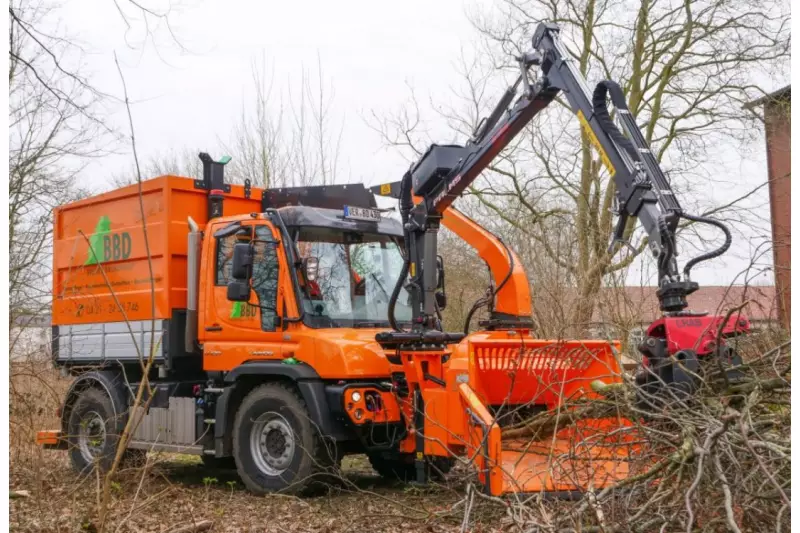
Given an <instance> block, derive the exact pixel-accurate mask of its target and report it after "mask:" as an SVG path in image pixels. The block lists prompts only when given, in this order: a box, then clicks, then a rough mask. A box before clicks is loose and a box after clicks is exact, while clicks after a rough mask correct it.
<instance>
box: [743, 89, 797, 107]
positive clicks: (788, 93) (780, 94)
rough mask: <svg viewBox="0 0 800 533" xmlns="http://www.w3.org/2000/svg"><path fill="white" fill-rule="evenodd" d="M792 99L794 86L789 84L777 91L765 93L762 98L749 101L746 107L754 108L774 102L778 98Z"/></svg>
mask: <svg viewBox="0 0 800 533" xmlns="http://www.w3.org/2000/svg"><path fill="white" fill-rule="evenodd" d="M791 99H792V86H791V85H787V86H786V87H783V88H781V89H778V90H777V91H773V92H771V93H769V94H765V95H764V96H762V97H761V98H758V99H756V100H753V101H752V102H747V103H746V104H745V105H744V108H745V109H752V108H754V107H757V106H760V105H762V104H766V103H768V102H773V101H776V100H791Z"/></svg>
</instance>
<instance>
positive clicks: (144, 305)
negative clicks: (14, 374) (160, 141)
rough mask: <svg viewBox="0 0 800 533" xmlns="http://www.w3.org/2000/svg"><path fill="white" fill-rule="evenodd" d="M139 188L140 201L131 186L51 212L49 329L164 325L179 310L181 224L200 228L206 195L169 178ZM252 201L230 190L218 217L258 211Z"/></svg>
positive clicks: (182, 300) (183, 290)
mask: <svg viewBox="0 0 800 533" xmlns="http://www.w3.org/2000/svg"><path fill="white" fill-rule="evenodd" d="M141 188H142V190H141V192H142V194H141V199H140V195H139V186H138V185H131V186H128V187H123V188H120V189H116V190H114V191H111V192H108V193H105V194H100V195H97V196H93V197H91V198H87V199H85V200H80V201H77V202H73V203H70V204H67V205H64V206H61V207H58V208H57V209H56V210H55V214H54V217H55V228H54V235H53V249H54V253H53V312H52V317H53V318H52V320H53V325H54V326H63V325H72V324H93V323H109V322H121V321H125V320H126V319H127V320H129V321H139V320H150V319H169V318H170V317H171V315H172V312H173V310H176V309H183V308H185V307H186V247H187V244H186V243H187V239H186V235H187V232H188V225H187V219H188V217H192V218H193V219H194V220H195V221H196V222H197V223H198V224H199V225H200V227H201V228H202V227H204V226H205V223H206V218H207V208H206V203H207V198H208V194H207V191H205V190H203V189H197V188H195V186H194V180H191V179H188V178H181V177H176V176H162V177H159V178H155V179H152V180H148V181H145V182H143V183H142V186H141ZM253 196H257V198H256V197H253V198H249V199H245V198H244V191H243V188H242V187H241V186H235V185H234V186H231V192H230V193H229V194H226V198H225V199H226V202H225V215H233V214H244V213H248V212H251V211H252V212H257V211H259V210H260V194H255V195H253ZM142 207H143V209H142ZM142 212H144V219H145V221H146V223H145V224H142ZM148 257H149V259H148ZM151 271H152V274H151ZM151 291H152V294H154V295H155V298H154V300H155V306H154V307H153V305H152V303H151V302H152V300H151Z"/></svg>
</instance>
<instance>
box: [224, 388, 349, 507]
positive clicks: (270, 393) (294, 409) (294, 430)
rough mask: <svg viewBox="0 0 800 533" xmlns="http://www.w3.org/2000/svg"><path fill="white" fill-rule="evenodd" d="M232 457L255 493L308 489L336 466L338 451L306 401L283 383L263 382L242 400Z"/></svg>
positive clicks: (237, 414) (302, 490) (240, 474)
mask: <svg viewBox="0 0 800 533" xmlns="http://www.w3.org/2000/svg"><path fill="white" fill-rule="evenodd" d="M233 456H234V458H235V460H236V469H237V471H238V473H239V476H240V477H241V478H242V481H243V482H244V484H245V485H246V486H247V488H248V489H250V491H251V492H254V493H256V494H267V493H270V492H278V491H280V492H288V493H294V494H296V493H300V492H304V491H306V490H307V489H309V488H311V487H313V486H318V485H319V482H321V481H322V480H323V479H325V478H326V477H328V476H329V475H330V473H331V471H332V470H334V469H335V466H336V460H335V457H336V453H335V452H334V451H333V450H331V449H329V448H328V447H327V446H326V445H325V443H324V442H323V439H322V438H321V436H320V435H319V433H318V432H317V430H316V429H315V427H314V426H313V424H312V423H311V418H310V415H309V412H308V409H307V408H306V405H305V402H304V401H303V399H302V398H301V397H300V395H299V394H298V393H297V392H296V390H294V388H291V387H289V386H286V385H283V384H280V383H270V384H266V385H261V386H259V387H257V388H255V389H253V390H252V391H251V392H250V393H249V394H248V395H247V396H246V397H245V399H244V400H243V401H242V404H241V405H240V406H239V409H238V410H237V412H236V419H235V421H234V427H233Z"/></svg>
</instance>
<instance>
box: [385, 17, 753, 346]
mask: <svg viewBox="0 0 800 533" xmlns="http://www.w3.org/2000/svg"><path fill="white" fill-rule="evenodd" d="M532 44H533V48H532V50H531V51H529V52H527V53H525V54H523V55H522V56H521V57H518V58H517V60H518V62H519V68H520V74H519V76H518V77H517V79H516V81H515V82H514V83H513V84H512V85H511V86H510V87H509V88H508V89H507V90H506V91H505V93H504V94H503V96H502V97H501V99H500V101H499V103H498V104H497V106H496V107H495V109H494V110H493V111H492V113H491V114H490V115H489V117H488V118H485V119H484V120H483V121H482V122H481V124H480V125H479V127H478V128H477V130H476V132H475V133H474V135H473V137H472V138H471V139H469V141H468V142H467V143H466V144H465V145H464V146H457V145H436V144H434V145H431V146H430V147H429V149H428V150H427V151H426V152H425V154H424V155H423V156H422V157H421V158H420V160H419V161H417V162H416V164H414V165H413V166H412V168H411V169H410V170H409V171H408V172H407V173H406V175H405V176H404V177H403V180H402V181H401V183H400V194H399V195H400V202H401V215H402V217H403V223H404V225H405V227H406V231H407V236H408V237H409V238H408V239H407V242H406V252H407V257H408V261H409V270H410V274H411V280H410V283H409V286H410V288H411V289H412V296H413V297H414V304H413V308H414V328H413V331H425V330H431V329H435V328H434V324H435V298H434V293H435V291H436V275H435V272H436V264H435V261H436V257H437V254H436V250H437V232H438V229H439V226H440V223H441V221H442V217H443V216H444V214H445V213H446V212H447V210H448V209H449V208H450V206H451V205H452V204H453V202H454V201H455V200H456V199H457V198H458V197H459V196H461V194H463V193H464V191H465V190H466V189H467V188H468V187H469V186H470V185H471V184H472V183H473V182H474V181H475V180H476V179H477V178H478V176H479V175H480V174H481V172H483V171H484V170H485V169H486V168H487V167H488V166H489V164H490V163H491V162H492V160H493V159H494V158H495V157H496V156H497V155H498V154H499V153H500V152H501V151H502V150H503V149H504V148H505V147H506V146H507V145H508V144H509V143H510V142H511V140H512V139H514V137H516V135H518V134H519V133H520V131H522V129H523V128H524V127H525V126H526V125H527V124H528V123H529V122H530V121H531V120H532V119H533V118H534V117H535V116H536V115H537V114H538V113H539V112H540V111H542V110H543V109H544V108H545V107H547V106H548V105H549V104H550V103H551V102H552V101H553V100H554V99H555V98H556V97H557V96H558V95H559V94H561V95H563V97H564V98H565V99H566V101H567V102H568V103H569V106H570V108H571V109H572V111H573V112H574V113H575V115H576V116H577V118H578V120H579V121H580V123H581V126H582V128H583V131H584V132H585V134H586V136H587V137H588V139H589V141H590V143H591V144H592V145H593V147H594V148H595V149H596V150H597V152H598V153H599V155H600V159H601V161H602V163H603V165H604V166H605V167H606V169H607V171H608V173H609V175H610V177H611V178H612V179H613V181H614V185H615V187H616V200H617V205H618V213H617V214H618V219H617V223H616V227H615V230H614V235H613V239H612V242H611V245H610V248H609V251H611V250H613V249H614V248H615V246H616V245H617V244H619V243H625V242H626V241H625V235H626V233H628V232H627V231H626V230H627V229H628V227H629V221H630V219H631V218H636V219H638V220H639V221H640V222H641V224H642V226H643V228H644V230H645V232H646V234H647V241H648V247H649V249H650V251H651V253H652V255H653V257H654V258H655V260H656V262H657V265H658V289H657V291H656V295H657V297H658V301H659V306H660V309H661V311H662V312H663V313H664V314H665V316H668V317H677V316H696V315H697V314H696V313H692V312H689V311H685V309H686V307H687V306H688V303H687V296H688V295H689V294H691V293H693V292H694V291H696V290H697V289H698V284H697V283H696V282H694V281H692V280H691V278H690V273H691V269H692V267H694V266H695V265H696V264H697V263H699V262H701V261H705V260H707V259H711V258H714V257H717V256H719V255H721V254H723V253H724V252H725V251H727V250H728V248H729V247H730V244H731V234H730V231H729V230H728V228H727V227H726V226H725V225H724V224H723V223H721V222H719V221H716V220H713V219H709V218H706V217H702V216H694V215H690V214H687V213H685V212H684V211H683V210H682V209H681V206H680V204H679V203H678V200H677V198H676V197H675V194H674V192H673V191H672V187H671V186H670V183H669V181H668V180H667V178H666V176H665V175H664V172H663V171H662V169H661V167H660V165H659V163H658V160H657V159H656V158H655V156H654V155H653V153H652V151H651V150H650V147H649V146H648V144H647V142H646V140H645V138H644V136H643V135H642V132H641V130H640V129H639V127H638V125H637V124H636V121H635V118H634V117H633V115H632V114H631V112H630V110H629V109H628V106H627V104H626V102H625V98H624V94H623V91H622V89H621V88H620V86H619V85H618V84H617V83H616V82H614V81H609V80H606V81H602V82H600V83H598V84H597V86H596V87H595V89H594V90H593V91H590V89H589V87H588V86H587V84H586V81H585V79H584V78H583V76H582V75H581V74H580V72H579V71H578V70H577V69H576V68H575V65H574V63H573V61H572V60H571V58H570V56H569V53H568V51H567V49H566V48H565V46H564V44H563V43H562V42H561V40H560V38H559V28H558V26H557V25H556V24H553V23H547V22H543V23H540V24H539V25H538V27H537V29H536V31H535V33H534V35H533V38H532ZM534 66H537V67H539V68H540V70H541V76H539V77H538V79H535V80H534V79H531V72H530V71H531V67H534ZM520 88H521V92H522V94H521V95H520V96H519V97H518V98H517V99H516V101H514V98H515V96H516V95H517V92H518V91H519V90H520ZM607 99H610V100H611V103H612V104H613V105H614V108H615V110H616V112H617V113H618V115H619V119H620V122H621V124H622V129H623V131H620V129H619V128H618V127H617V126H616V124H615V123H614V122H613V120H612V118H611V115H610V113H609V110H608V108H607ZM412 194H413V195H415V196H416V197H417V199H418V200H419V201H418V203H416V204H415V205H414V204H413V203H412V201H411V195H412ZM681 219H685V220H689V221H694V222H700V223H704V224H709V225H713V226H715V227H717V228H719V229H720V230H721V231H722V232H723V233H724V235H725V242H724V244H723V245H722V246H721V247H719V248H718V249H717V250H714V251H712V252H709V253H705V254H702V255H700V256H698V257H695V258H693V259H691V260H689V261H687V262H686V265H685V267H684V269H683V273H682V274H681V273H680V272H679V270H678V263H677V260H676V258H677V255H678V253H677V245H676V238H675V237H676V231H677V229H678V223H679V221H680V220H681ZM403 281H404V280H403V279H400V280H398V286H400V284H402V283H403ZM495 325H505V326H510V325H514V323H513V321H511V322H507V323H505V324H503V321H502V320H501V319H499V320H498V322H497V323H496V324H495ZM744 327H745V324H744V323H742V324H739V325H738V326H736V327H734V326H731V327H730V328H727V329H726V331H727V332H728V333H734V332H738V331H739V330H741V329H742V328H744ZM736 328H738V329H736Z"/></svg>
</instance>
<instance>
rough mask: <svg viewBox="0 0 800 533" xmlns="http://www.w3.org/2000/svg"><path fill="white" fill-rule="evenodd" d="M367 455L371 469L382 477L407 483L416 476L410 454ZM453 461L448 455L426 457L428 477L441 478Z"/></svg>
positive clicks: (439, 479)
mask: <svg viewBox="0 0 800 533" xmlns="http://www.w3.org/2000/svg"><path fill="white" fill-rule="evenodd" d="M368 457H369V462H370V464H371V465H372V468H373V470H375V471H376V472H377V473H378V475H379V476H381V477H382V478H384V479H388V480H391V481H401V482H403V483H407V482H409V481H414V480H415V479H416V477H417V470H416V468H415V465H414V456H413V455H412V454H409V453H400V454H397V453H394V454H388V455H387V454H369V455H368ZM454 463H455V461H454V460H453V459H451V458H449V457H428V458H427V465H426V467H427V468H426V469H427V475H428V478H429V479H432V480H434V481H441V480H443V479H444V476H445V474H447V473H448V472H450V469H451V468H453V464H454Z"/></svg>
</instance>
